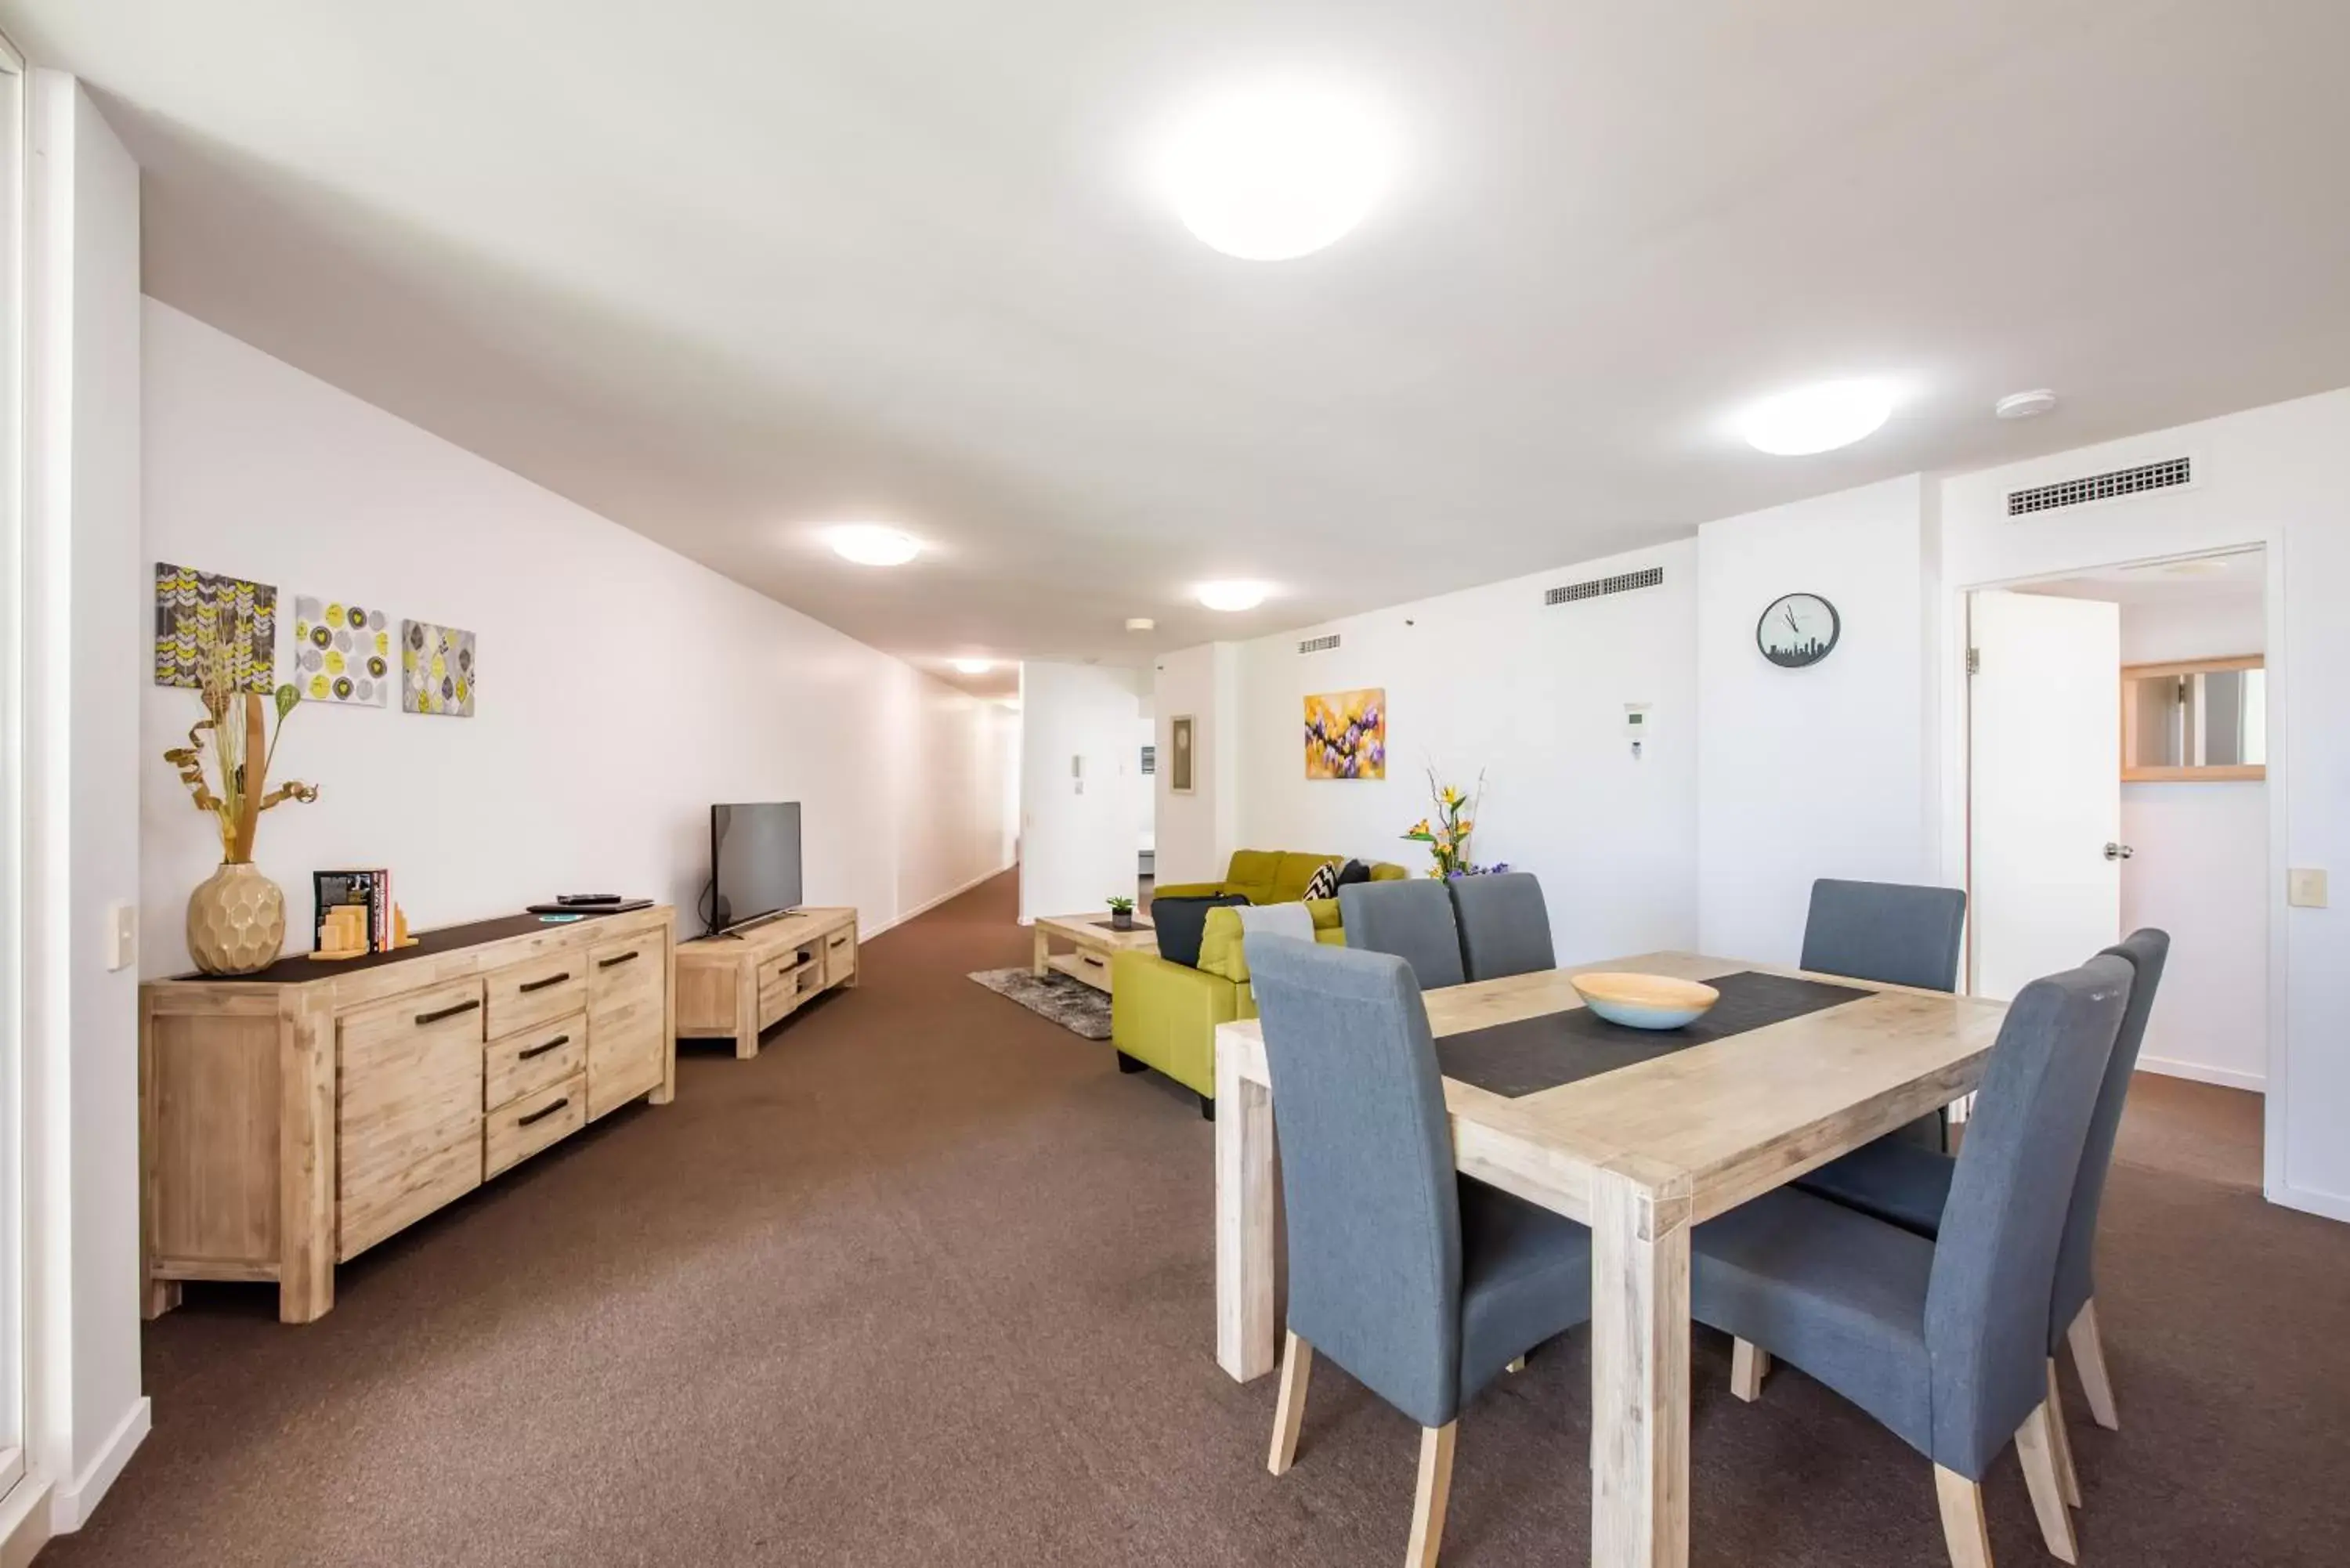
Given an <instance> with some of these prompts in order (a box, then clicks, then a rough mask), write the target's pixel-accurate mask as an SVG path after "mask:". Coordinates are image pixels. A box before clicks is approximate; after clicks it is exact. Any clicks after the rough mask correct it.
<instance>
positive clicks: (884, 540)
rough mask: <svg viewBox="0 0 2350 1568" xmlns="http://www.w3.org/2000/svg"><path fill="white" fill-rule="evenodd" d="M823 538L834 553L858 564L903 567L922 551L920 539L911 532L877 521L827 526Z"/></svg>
mask: <svg viewBox="0 0 2350 1568" xmlns="http://www.w3.org/2000/svg"><path fill="white" fill-rule="evenodd" d="M824 537H825V543H827V544H828V545H831V546H832V553H833V554H834V555H836V556H839V557H840V558H841V559H842V560H844V561H854V562H856V563H857V564H858V566H904V565H905V564H906V563H907V562H909V561H910V560H912V559H913V558H914V557H915V556H919V555H920V554H921V553H922V542H921V541H920V540H919V539H917V538H915V537H914V536H913V535H911V534H907V533H902V532H900V531H899V530H898V529H895V528H885V527H883V526H882V525H881V524H879V523H843V524H840V525H839V526H838V527H837V528H827V529H826V530H825V534H824Z"/></svg>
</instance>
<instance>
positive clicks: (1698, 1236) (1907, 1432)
mask: <svg viewBox="0 0 2350 1568" xmlns="http://www.w3.org/2000/svg"><path fill="white" fill-rule="evenodd" d="M2132 979H2133V971H2132V970H2131V967H2130V965H2129V964H2128V963H2127V962H2126V961H2124V960H2122V959H2119V958H2116V957H2111V956H2108V955H2104V954H2100V955H2099V956H2098V957H2096V958H2094V959H2091V960H2090V961H2088V962H2087V963H2085V964H2084V965H2083V966H2082V967H2081V968H2079V969H2077V970H2072V971H2067V972H2065V973H2064V974H2059V975H2052V976H2050V977H2048V978H2047V979H2044V980H2037V981H2033V982H2032V983H2031V984H2030V985H2028V986H2026V987H2025V988H2024V989H2023V992H2022V994H2021V995H2019V996H2018V997H2017V998H2016V999H2015V1001H2014V1002H2013V1003H2012V1004H2011V1005H2010V1007H2009V1008H2008V1012H2007V1018H2006V1020H2005V1022H2004V1023H2002V1026H2001V1029H2000V1033H1999V1040H1998V1043H1997V1044H1995V1045H1994V1046H1993V1047H1992V1049H1991V1062H1990V1064H1989V1066H1988V1067H1987V1069H1986V1070H1985V1072H1984V1075H1983V1080H1982V1087H1981V1090H1980V1091H1979V1093H1978V1095H1977V1096H1976V1101H1975V1114H1974V1116H1973V1118H1972V1119H1971V1120H1970V1122H1969V1123H1968V1130H1967V1137H1966V1141H1965V1143H1964V1144H1963V1146H1962V1147H1960V1153H1959V1157H1958V1158H1957V1160H1956V1161H1955V1165H1954V1168H1953V1170H1952V1172H1951V1179H1950V1200H1949V1202H1948V1204H1947V1205H1946V1206H1945V1207H1944V1209H1943V1212H1942V1219H1941V1225H1940V1229H1939V1231H1938V1233H1937V1234H1936V1236H1935V1237H1934V1238H1933V1239H1932V1240H1929V1239H1927V1238H1926V1237H1923V1236H1920V1235H1918V1234H1917V1233H1915V1232H1914V1231H1906V1230H1904V1229H1902V1228H1901V1227H1900V1226H1898V1225H1893V1224H1888V1223H1887V1222H1886V1221H1885V1220H1878V1219H1877V1218H1875V1217H1873V1216H1871V1215H1867V1214H1864V1213H1862V1212H1860V1211H1859V1210H1856V1209H1849V1208H1846V1207H1845V1206H1844V1205H1842V1204H1840V1203H1835V1202H1832V1201H1831V1200H1829V1199H1825V1198H1821V1197H1818V1196H1815V1195H1814V1194H1812V1193H1809V1192H1804V1191H1800V1190H1797V1189H1794V1188H1781V1189H1777V1190H1775V1191H1773V1192H1770V1193H1767V1194H1765V1195H1764V1196H1763V1197H1762V1198H1759V1199H1755V1200H1754V1201H1752V1202H1751V1203H1747V1204H1745V1205H1743V1206H1742V1207H1740V1208H1738V1209H1734V1210H1731V1211H1730V1212H1729V1213H1727V1214H1725V1215H1722V1216H1721V1218H1719V1219H1716V1220H1711V1221H1709V1222H1707V1223H1706V1224H1704V1225H1701V1226H1700V1227H1698V1229H1697V1231H1696V1232H1695V1234H1694V1235H1693V1236H1692V1237H1691V1238H1690V1248H1691V1260H1692V1261H1691V1265H1690V1315H1691V1316H1692V1317H1694V1318H1696V1319H1697V1320H1698V1321H1699V1322H1700V1323H1704V1324H1711V1325H1712V1326H1713V1327H1715V1328H1718V1329H1721V1330H1723V1331H1724V1332H1726V1333H1728V1334H1733V1335H1735V1336H1736V1337H1737V1338H1738V1339H1739V1340H1741V1341H1742V1342H1743V1343H1745V1344H1747V1345H1753V1346H1755V1347H1757V1348H1758V1349H1759V1350H1760V1351H1761V1352H1762V1353H1763V1354H1765V1355H1770V1356H1773V1357H1775V1358H1777V1359H1780V1360H1783V1361H1786V1362H1788V1363H1790V1364H1791V1365H1793V1366H1798V1367H1801V1368H1802V1369H1803V1370H1804V1371H1805V1372H1807V1373H1809V1374H1810V1375H1811V1376H1813V1377H1814V1378H1815V1379H1817V1380H1818V1381H1819V1382H1821V1383H1823V1384H1825V1385H1826V1386H1828V1387H1830V1388H1833V1389H1835V1391H1836V1392H1837V1393H1839V1394H1841V1395H1843V1396H1844V1397H1846V1398H1847V1399H1849V1400H1851V1401H1852V1402H1853V1403H1854V1404H1856V1405H1857V1406H1859V1407H1861V1408H1862V1409H1864V1410H1866V1411H1867V1412H1868V1413H1869V1414H1870V1415H1871V1416H1873V1417H1876V1418H1877V1420H1879V1421H1881V1422H1883V1423H1884V1424H1885V1426H1887V1428H1890V1429H1891V1430H1892V1432H1893V1433H1894V1435H1895V1436H1897V1437H1898V1438H1901V1439H1902V1440H1903V1441H1904V1442H1906V1443H1908V1445H1909V1446H1910V1447H1911V1448H1913V1449H1917V1450H1918V1452H1919V1453H1921V1454H1923V1455H1925V1456H1926V1457H1927V1458H1928V1459H1930V1460H1931V1461H1932V1462H1933V1466H1934V1480H1935V1486H1936V1490H1937V1491H1938V1493H1939V1497H1940V1501H1941V1511H1942V1527H1943V1533H1944V1536H1945V1538H1946V1540H1947V1542H1948V1543H1949V1546H1950V1556H1951V1560H1952V1562H1953V1563H1956V1564H1958V1565H1959V1568H1987V1565H1988V1564H1989V1563H1990V1562H1991V1543H1990V1538H1989V1535H1988V1533H1987V1532H1986V1529H1985V1526H1984V1523H1983V1514H1982V1490H1981V1482H1982V1478H1983V1475H1984V1473H1985V1471H1986V1470H1988V1469H1989V1468H1990V1466H1991V1461H1992V1460H1993V1459H1996V1458H1997V1457H1998V1456H1999V1454H2000V1453H2001V1452H2002V1450H2003V1449H2006V1447H2007V1445H2008V1443H2009V1442H2010V1440H2011V1439H2012V1440H2013V1441H2014V1443H2015V1445H2016V1448H2017V1451H2018V1453H2019V1455H2020V1457H2021V1458H2022V1461H2023V1471H2024V1479H2025V1480H2026V1482H2027V1483H2028V1484H2029V1486H2030V1488H2031V1491H2032V1501H2033V1512H2034V1513H2036V1514H2037V1515H2038V1516H2039V1520H2040V1528H2041V1533H2042V1536H2043V1539H2044V1540H2045V1541H2046V1542H2047V1544H2048V1550H2049V1551H2050V1552H2053V1553H2054V1554H2055V1555H2056V1556H2057V1557H2059V1558H2061V1559H2062V1560H2064V1562H2067V1563H2071V1562H2074V1561H2075V1555H2074V1543H2073V1516H2072V1514H2071V1512H2070V1511H2068V1509H2067V1508H2066V1506H2065V1497H2064V1482H2063V1479H2062V1476H2061V1472H2060V1468H2059V1461H2058V1458H2057V1452H2056V1447H2055V1445H2056V1440H2057V1439H2056V1437H2055V1433H2054V1427H2053V1419H2052V1412H2051V1411H2050V1409H2049V1407H2048V1374H2047V1350H2048V1303H2049V1301H2050V1299H2051V1292H2052V1291H2053V1289H2054V1282H2055V1278H2056V1267H2057V1259H2058V1255H2059V1253H2060V1251H2062V1249H2063V1245H2064V1233H2065V1230H2066V1225H2067V1214H2066V1210H2065V1207H2064V1205H2060V1204H2056V1203H2048V1202H2043V1201H2036V1200H2035V1198H2036V1195H2039V1194H2043V1193H2049V1192H2059V1193H2062V1192H2070V1191H2072V1190H2073V1189H2074V1183H2075V1180H2076V1179H2077V1178H2078V1176H2079V1173H2080V1166H2081V1160H2082V1156H2083V1152H2084V1149H2085V1147H2086V1145H2087V1142H2088V1134H2089V1127H2090V1122H2091V1120H2092V1118H2093V1116H2095V1111H2096V1106H2097V1100H2098V1096H2099V1093H2100V1091H2101V1089H2102V1087H2103V1085H2104V1081H2105V1076H2106V1064H2107V1062H2108V1060H2109V1058H2110V1057H2111V1056H2112V1054H2113V1050H2114V1045H2115V1042H2116V1036H2117V1035H2118V1033H2119V1032H2120V1027H2121V1023H2122V1017H2123V1011H2124V1008H2125V1007H2126V1004H2127V1002H2128V999H2129V994H2130V987H2131V982H2132Z"/></svg>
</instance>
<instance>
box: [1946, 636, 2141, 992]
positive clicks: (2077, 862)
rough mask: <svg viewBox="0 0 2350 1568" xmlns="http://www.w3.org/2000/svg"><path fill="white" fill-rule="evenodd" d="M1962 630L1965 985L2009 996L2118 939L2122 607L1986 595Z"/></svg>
mask: <svg viewBox="0 0 2350 1568" xmlns="http://www.w3.org/2000/svg"><path fill="white" fill-rule="evenodd" d="M1968 629H1969V633H1970V636H1969V641H1970V645H1971V647H1972V648H1973V649H1974V673H1973V674H1972V676H1971V677H1970V679H1969V680H1968V682H1967V692H1968V707H1969V725H1970V728H1969V754H1970V758H1971V760H1972V765H1971V767H1970V775H1971V794H1970V802H1969V807H1970V809H1969V876H1968V882H1969V888H1968V909H1967V913H1968V915H1969V917H1970V926H1971V927H1972V929H1973V940H1972V944H1971V952H1972V955H1973V965H1972V971H1971V973H1972V985H1971V989H1972V990H1973V992H1975V994H1977V995H1979V996H1988V997H1992V998H1996V999H1998V1000H2000V1001H2005V1000H2007V999H2009V998H2011V997H2012V996H2013V995H2014V994H2015V993H2016V992H2019V991H2021V990H2022V989H2023V987H2024V986H2025V985H2027V984H2029V983H2030V982H2031V981H2034V980H2036V979H2038V978H2039V977H2040V976H2042V975H2043V974H2054V973H2055V972H2057V971H2060V970H2068V969H2072V968H2074V967H2075V966H2076V965H2078V964H2080V963H2081V962H2083V961H2085V960H2086V959H2088V958H2089V957H2090V955H2092V954H2093V953H2095V951H2096V950H2098V949H2099V948H2102V947H2105V946H2107V945H2108V944H2110V943H2112V942H2114V941H2116V940H2118V939H2119V938H2120V936H2121V919H2122V892H2121V861H2120V857H2121V856H2122V855H2123V854H2125V853H2126V848H2125V847H2124V846H2122V845H2121V843H2120V839H2121V774H2122V758H2121V662H2122V659H2121V607H2120V606H2118V605H2113V604H2106V603H2104V602H2102V601H2099V600H2095V599H2072V598H2059V597H2054V596H2053V595H2047V594H2018V593H2004V592H1996V591H1987V592H1982V593H1977V594H1973V595H1970V596H1969V605H1968ZM2108 846H2111V847H2110V848H2109V847H2108Z"/></svg>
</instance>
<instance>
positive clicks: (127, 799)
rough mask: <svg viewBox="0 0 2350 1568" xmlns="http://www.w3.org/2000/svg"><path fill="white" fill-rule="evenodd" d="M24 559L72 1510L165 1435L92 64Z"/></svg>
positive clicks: (56, 1326)
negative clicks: (153, 1430)
mask: <svg viewBox="0 0 2350 1568" xmlns="http://www.w3.org/2000/svg"><path fill="white" fill-rule="evenodd" d="M30 87H31V94H32V97H31V112H30V122H31V130H32V145H33V151H34V158H33V160H32V179H31V185H30V189H29V191H28V192H27V205H26V212H27V217H28V219H29V222H28V225H27V242H28V243H27V252H28V255H27V260H28V267H27V276H26V306H27V319H28V327H29V328H30V331H29V334H28V342H27V349H28V354H29V364H28V377H27V390H28V394H29V395H28V397H27V400H26V420H27V423H26V502H27V504H26V516H25V551H24V562H23V566H24V594H23V608H24V616H25V625H24V649H23V654H24V670H23V675H24V679H23V691H24V703H25V706H24V722H25V742H26V755H25V802H24V804H25V809H26V823H25V835H24V846H25V865H24V871H25V885H24V898H25V909H26V913H27V918H26V920H25V922H24V939H25V940H24V946H25V995H24V998H23V1002H24V1007H25V1014H24V1018H23V1039H24V1045H25V1075H24V1084H25V1093H26V1112H27V1123H28V1126H27V1129H26V1130H27V1139H26V1219H27V1234H26V1262H27V1270H26V1273H27V1284H28V1290H27V1300H26V1307H27V1313H26V1334H27V1345H28V1349H29V1351H30V1371H31V1376H30V1378H29V1380H28V1386H27V1389H26V1394H27V1399H28V1404H29V1407H30V1412H29V1413H30V1416H31V1421H30V1427H29V1436H30V1438H31V1445H30V1448H31V1458H32V1463H33V1468H34V1469H35V1471H36V1475H37V1476H38V1478H39V1479H40V1480H46V1481H47V1483H48V1484H49V1485H50V1486H51V1487H52V1488H53V1489H54V1490H53V1494H52V1496H53V1501H52V1506H51V1522H52V1524H53V1527H54V1528H56V1529H57V1530H60V1531H66V1530H73V1529H76V1528H78V1526H79V1524H80V1523H81V1521H83V1520H84V1519H85V1518H86V1517H87V1516H88V1512H89V1511H90V1510H91V1509H92V1508H94V1507H95V1506H96V1505H97V1502H98V1501H99V1498H100V1497H101V1496H102V1495H103V1494H104V1492H105V1491H106V1489H107V1488H108V1487H109V1485H110V1484H112V1482H113V1480H114V1478H115V1477H116V1476H117V1475H118V1474H120V1470H121V1467H122V1465H123V1464H124V1462H126V1461H127V1460H128V1459H129V1458H130V1452H131V1450H132V1449H134V1448H136V1447H137V1445H138V1443H139V1441H140V1438H143V1437H144V1436H145V1434H146V1431H147V1423H148V1408H147V1401H146V1400H145V1399H144V1398H143V1397H141V1396H140V1359H139V1317H138V1306H139V1276H138V1259H139V1253H138V1245H139V1231H138V1227H139V1187H138V1173H139V1156H138V1147H139V1142H138V1039H137V1023H136V1018H137V976H136V974H135V972H134V971H132V970H130V969H129V968H124V969H122V970H120V971H109V969H108V968H107V951H106V947H105V943H104V941H103V940H102V937H103V933H104V930H105V929H106V915H107V910H108V908H109V905H112V904H114V903H116V902H121V903H134V902H136V901H137V900H138V898H139V896H140V880H139V861H138V856H137V851H136V847H135V846H136V843H137V837H136V824H137V822H138V796H137V787H138V786H137V779H138V762H137V753H138V747H139V734H138V729H137V722H136V717H135V715H136V712H137V709H136V706H135V701H134V695H133V694H134V692H135V691H136V690H137V687H138V682H139V680H140V670H141V669H142V668H143V666H142V660H141V654H140V649H141V648H142V646H143V645H144V639H145V631H144V620H143V615H142V611H141V608H140V600H139V598H138V597H137V590H138V587H139V585H140V553H139V475H140V406H139V374H140V358H139V356H140V348H139V345H140V310H139V170H138V166H137V165H136V164H135V163H134V162H132V161H131V159H130V154H129V153H128V152H127V151H124V149H123V146H122V143H121V142H120V140H117V139H116V137H115V135H114V133H113V131H112V130H110V129H109V127H108V126H107V124H106V121H105V120H104V119H103V118H102V117H101V116H100V115H99V112H98V109H97V108H96V107H95V106H94V105H93V104H92V103H91V102H90V100H89V99H88V96H87V95H86V94H84V93H83V92H82V90H81V89H80V88H79V87H78V84H76V83H75V82H74V81H73V79H72V78H69V77H65V76H62V75H60V74H58V73H57V72H53V71H36V72H34V73H33V74H32V79H31V82H30Z"/></svg>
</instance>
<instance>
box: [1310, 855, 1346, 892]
mask: <svg viewBox="0 0 2350 1568" xmlns="http://www.w3.org/2000/svg"><path fill="white" fill-rule="evenodd" d="M1337 896H1338V863H1337V862H1336V860H1325V861H1324V862H1322V864H1321V867H1319V868H1318V869H1316V870H1315V873H1314V876H1313V877H1312V879H1311V880H1309V881H1308V882H1307V883H1306V884H1305V897H1306V898H1309V899H1313V898H1336V897H1337Z"/></svg>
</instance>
